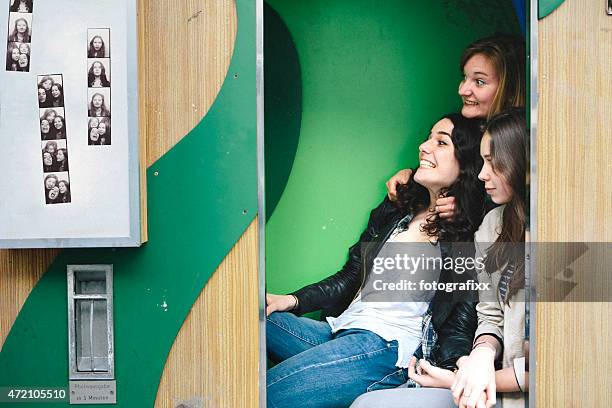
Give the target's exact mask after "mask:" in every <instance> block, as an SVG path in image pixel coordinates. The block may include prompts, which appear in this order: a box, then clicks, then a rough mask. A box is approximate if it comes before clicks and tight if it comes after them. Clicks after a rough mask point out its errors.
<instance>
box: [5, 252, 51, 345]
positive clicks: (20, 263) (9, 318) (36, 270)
mask: <svg viewBox="0 0 612 408" xmlns="http://www.w3.org/2000/svg"><path fill="white" fill-rule="evenodd" d="M58 252H59V251H58V250H55V249H46V250H41V249H36V250H34V249H4V250H0V350H1V349H2V345H3V344H4V340H5V339H6V336H7V335H8V333H9V331H10V329H11V326H12V325H13V322H14V321H15V318H16V317H17V314H19V311H20V310H21V307H22V306H23V304H24V302H25V301H26V299H27V297H28V295H29V294H30V292H31V291H32V288H33V287H34V285H36V282H38V280H39V279H40V277H41V276H42V275H43V274H44V273H45V271H46V270H47V268H48V267H49V265H51V262H53V259H55V257H56V256H57V254H58Z"/></svg>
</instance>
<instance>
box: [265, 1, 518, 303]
mask: <svg viewBox="0 0 612 408" xmlns="http://www.w3.org/2000/svg"><path fill="white" fill-rule="evenodd" d="M493 3H494V4H493ZM268 4H269V5H270V6H271V7H272V8H273V9H274V10H275V11H276V12H277V13H278V15H279V16H280V17H281V18H282V19H283V21H284V23H285V24H286V26H287V27H288V29H289V32H290V35H291V37H292V40H293V42H294V44H295V47H296V49H297V54H298V59H299V66H300V70H301V81H302V82H301V84H296V86H301V89H302V118H301V127H300V134H299V141H298V145H297V151H296V153H295V159H294V161H293V165H292V168H291V173H290V175H289V177H288V181H287V184H286V186H284V192H283V194H282V197H280V200H279V201H278V204H277V205H276V208H275V210H274V213H273V214H272V215H271V216H270V218H269V220H268V223H267V225H266V276H267V290H268V292H271V293H287V292H289V291H292V290H295V289H297V288H300V287H301V286H303V285H305V284H308V283H312V282H315V281H317V280H319V279H321V278H323V277H325V276H328V275H330V274H332V273H335V272H336V271H337V270H338V269H339V268H340V267H341V266H342V264H343V263H344V261H345V260H346V254H347V248H348V247H349V246H350V245H352V244H353V243H354V242H355V240H356V239H357V238H358V236H359V234H360V232H361V230H362V229H363V227H364V226H365V223H366V222H367V218H368V215H369V211H370V209H372V208H373V207H375V205H376V204H377V203H378V202H380V200H382V198H383V197H384V194H385V191H386V189H385V181H386V180H387V179H388V178H389V177H390V176H391V175H393V174H394V173H395V172H396V171H397V170H399V169H401V168H407V167H412V166H415V165H416V163H417V154H418V145H419V144H420V142H421V141H422V140H423V139H424V138H425V137H426V135H427V134H428V131H429V129H430V127H431V125H432V124H433V123H434V122H435V121H436V120H437V119H438V118H439V117H440V116H442V115H443V114H444V113H447V112H451V111H456V110H458V109H459V108H460V99H459V97H458V95H457V87H458V83H459V81H460V78H461V74H460V71H459V67H458V65H459V57H460V55H461V52H462V50H463V48H464V47H465V46H466V45H467V44H469V43H470V42H472V41H473V40H475V39H477V38H480V37H484V36H486V35H491V34H493V33H495V32H513V33H520V27H519V24H518V21H517V20H516V17H515V13H514V9H513V6H512V2H511V1H510V0H508V1H495V2H491V1H488V0H428V1H416V0H415V1H406V0H385V1H372V0H334V1H328V0H312V1H307V2H304V1H298V0H269V1H268ZM274 34H275V33H272V32H266V33H264V37H265V39H266V44H269V43H271V42H275V41H277V40H278V41H285V40H286V39H283V38H279V39H277V38H274V37H272V35H274ZM266 46H267V45H266ZM277 63H278V64H282V63H283V62H282V61H278V62H277V61H272V60H269V59H268V60H266V61H265V78H266V84H267V86H272V85H270V83H271V82H273V81H275V78H274V77H272V76H271V75H269V73H270V72H271V71H270V68H269V67H270V66H273V65H275V64H277ZM283 117H284V116H283V115H282V112H279V114H278V115H275V112H271V111H269V110H268V105H266V137H267V135H268V129H269V127H270V126H277V125H275V124H273V121H274V120H283ZM271 122H272V123H271ZM283 160H284V162H286V160H285V159H284V158H275V157H272V156H270V155H268V156H267V157H266V166H267V167H275V166H279V164H278V163H279V162H283ZM273 182H275V180H272V179H270V178H268V179H266V184H267V187H266V188H267V189H268V190H270V188H271V187H270V183H273Z"/></svg>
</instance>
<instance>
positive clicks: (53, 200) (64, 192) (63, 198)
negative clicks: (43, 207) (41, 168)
mask: <svg viewBox="0 0 612 408" xmlns="http://www.w3.org/2000/svg"><path fill="white" fill-rule="evenodd" d="M44 185H45V200H46V203H47V204H63V203H69V202H70V200H71V198H70V178H69V177H68V172H67V171H65V172H62V173H49V174H45V175H44Z"/></svg>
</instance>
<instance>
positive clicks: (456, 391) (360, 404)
mask: <svg viewBox="0 0 612 408" xmlns="http://www.w3.org/2000/svg"><path fill="white" fill-rule="evenodd" d="M528 137H529V136H528V132H527V127H526V123H525V112H524V109H523V108H515V109H512V110H510V111H508V112H503V113H501V114H498V115H496V116H494V117H493V118H492V119H491V120H490V122H489V123H488V125H487V127H486V132H485V134H484V136H483V138H482V141H481V145H480V152H481V156H482V158H483V159H484V164H483V166H482V169H481V171H480V173H479V175H478V177H479V178H480V180H482V181H483V182H484V187H485V189H486V192H487V194H488V195H489V196H490V197H491V200H492V201H493V202H494V203H495V204H498V205H500V206H499V207H497V208H495V209H493V210H491V211H490V212H489V213H488V214H487V215H486V216H485V217H484V219H483V222H482V224H481V225H480V227H479V228H478V231H477V232H476V233H475V235H474V241H475V245H476V254H475V255H476V258H477V259H482V258H484V267H483V268H481V269H480V270H479V272H478V280H479V282H480V283H486V284H488V285H489V287H490V288H491V289H486V290H481V292H480V302H479V303H478V305H477V306H476V310H477V313H478V328H477V329H476V333H475V340H474V343H473V345H472V347H471V348H472V350H471V352H470V353H469V356H468V355H467V354H466V356H463V357H461V358H460V359H459V361H458V363H457V365H458V367H459V369H458V371H457V373H456V374H455V373H453V372H452V371H449V370H445V369H443V368H440V367H436V366H433V365H432V364H430V363H429V362H428V361H424V360H423V361H420V365H419V368H418V370H415V369H414V366H412V367H411V369H410V378H411V379H412V380H414V381H415V382H417V383H418V384H419V385H421V386H422V387H423V388H412V389H409V388H404V389H397V390H386V391H380V392H374V393H368V394H366V395H363V396H361V397H359V398H358V399H357V400H356V401H355V403H354V404H353V405H351V408H370V407H379V406H384V407H385V408H402V407H410V406H413V405H414V404H416V403H417V402H418V401H428V406H430V407H432V408H442V407H449V408H450V407H454V406H455V404H456V405H457V406H459V407H460V408H465V407H469V408H474V407H477V408H481V407H482V408H484V407H490V406H492V405H494V404H495V402H496V392H501V393H502V394H501V395H502V397H501V399H502V401H503V407H504V408H519V407H520V408H524V407H525V399H524V392H525V391H526V389H527V384H528V381H527V373H526V371H525V354H524V351H523V343H524V333H525V303H524V284H525V264H524V251H523V250H522V249H523V248H524V241H525V222H526V211H527V210H526V208H527V204H526V187H525V181H526V179H525V176H526V171H527V148H528V145H529V144H528V141H529V139H528ZM496 360H497V361H498V362H500V363H501V364H500V365H501V367H500V368H499V369H498V370H497V371H496V369H495V361H496ZM431 387H434V388H431ZM449 388H450V390H449ZM453 399H454V401H453ZM381 401H384V404H383V403H381ZM453 402H454V403H453Z"/></svg>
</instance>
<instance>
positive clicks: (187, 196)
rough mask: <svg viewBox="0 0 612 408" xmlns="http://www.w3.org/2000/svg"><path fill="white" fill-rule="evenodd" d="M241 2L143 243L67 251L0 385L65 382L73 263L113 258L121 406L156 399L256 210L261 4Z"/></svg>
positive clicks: (4, 356) (19, 336)
mask: <svg viewBox="0 0 612 408" xmlns="http://www.w3.org/2000/svg"><path fill="white" fill-rule="evenodd" d="M236 7H237V13H238V33H237V38H236V44H235V49H234V55H233V57H232V61H231V65H230V68H229V75H228V77H227V78H226V81H225V83H224V85H223V87H222V89H221V92H220V94H219V96H218V98H217V100H216V101H215V103H214V104H213V106H212V108H211V110H210V111H209V113H208V114H207V115H206V117H205V118H204V119H203V120H202V122H201V123H200V124H198V126H197V127H196V128H195V129H193V131H191V132H190V133H189V134H188V135H187V136H186V137H185V138H184V139H183V140H182V141H181V142H180V143H179V144H178V145H177V146H175V147H174V148H173V149H172V150H171V151H170V152H168V153H167V154H166V155H164V156H163V157H162V158H161V159H159V160H158V161H157V162H156V163H155V164H154V165H153V166H152V167H151V168H149V169H148V171H147V177H148V187H147V188H148V210H149V242H148V243H147V244H146V245H144V246H143V247H142V248H131V249H79V250H66V251H63V252H62V253H61V254H60V255H59V256H58V258H57V260H56V261H55V262H54V263H53V265H52V266H51V267H50V268H49V270H48V271H47V273H46V274H45V275H44V276H43V278H42V279H41V280H40V282H39V283H38V285H37V286H36V287H35V288H34V290H33V291H32V293H31V294H30V296H29V298H28V300H27V301H26V303H25V305H24V307H23V309H22V311H21V313H20V314H19V316H18V318H17V320H16V322H15V324H14V325H13V328H12V330H11V332H10V334H9V336H8V338H7V339H6V342H5V344H4V347H3V349H2V352H1V353H0V385H2V386H38V387H52V386H55V387H67V384H68V367H67V358H68V352H67V307H66V277H65V276H66V265H67V264H72V263H74V264H91V263H112V264H113V265H114V301H115V304H114V306H115V309H114V311H115V368H116V378H117V399H118V404H117V405H115V406H116V407H131V408H134V407H151V406H153V402H154V400H155V396H156V393H157V388H158V384H159V380H160V377H161V373H162V370H163V367H164V364H165V361H166V358H167V355H168V353H169V351H170V348H171V346H172V344H173V341H174V339H175V337H176V334H177V333H178V331H179V329H180V327H181V324H182V322H183V320H184V318H185V317H186V315H187V313H188V312H189V310H190V308H191V306H192V304H193V303H194V301H195V299H196V298H197V296H198V295H199V294H200V292H201V290H202V288H203V286H204V285H205V283H206V282H207V280H208V278H209V277H210V275H211V274H212V273H213V271H214V270H215V269H216V267H217V266H218V265H219V263H220V262H221V261H222V259H223V258H224V257H225V255H226V254H227V253H228V252H229V250H230V249H231V248H232V246H233V245H234V244H235V242H236V241H237V239H238V238H239V237H240V236H241V235H242V233H243V232H244V230H245V229H246V227H247V226H248V225H249V224H250V222H251V221H252V220H253V217H254V216H255V215H256V212H257V174H256V88H255V61H256V59H255V4H254V2H252V1H248V0H237V2H236ZM193 85H194V86H198V84H193ZM154 173H155V174H158V175H157V176H156V175H154ZM49 405H50V406H65V405H67V404H59V403H58V404H47V406H49ZM19 406H22V407H28V406H30V404H20V405H19ZM32 406H33V407H36V406H40V405H39V404H32ZM102 406H104V405H102Z"/></svg>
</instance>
